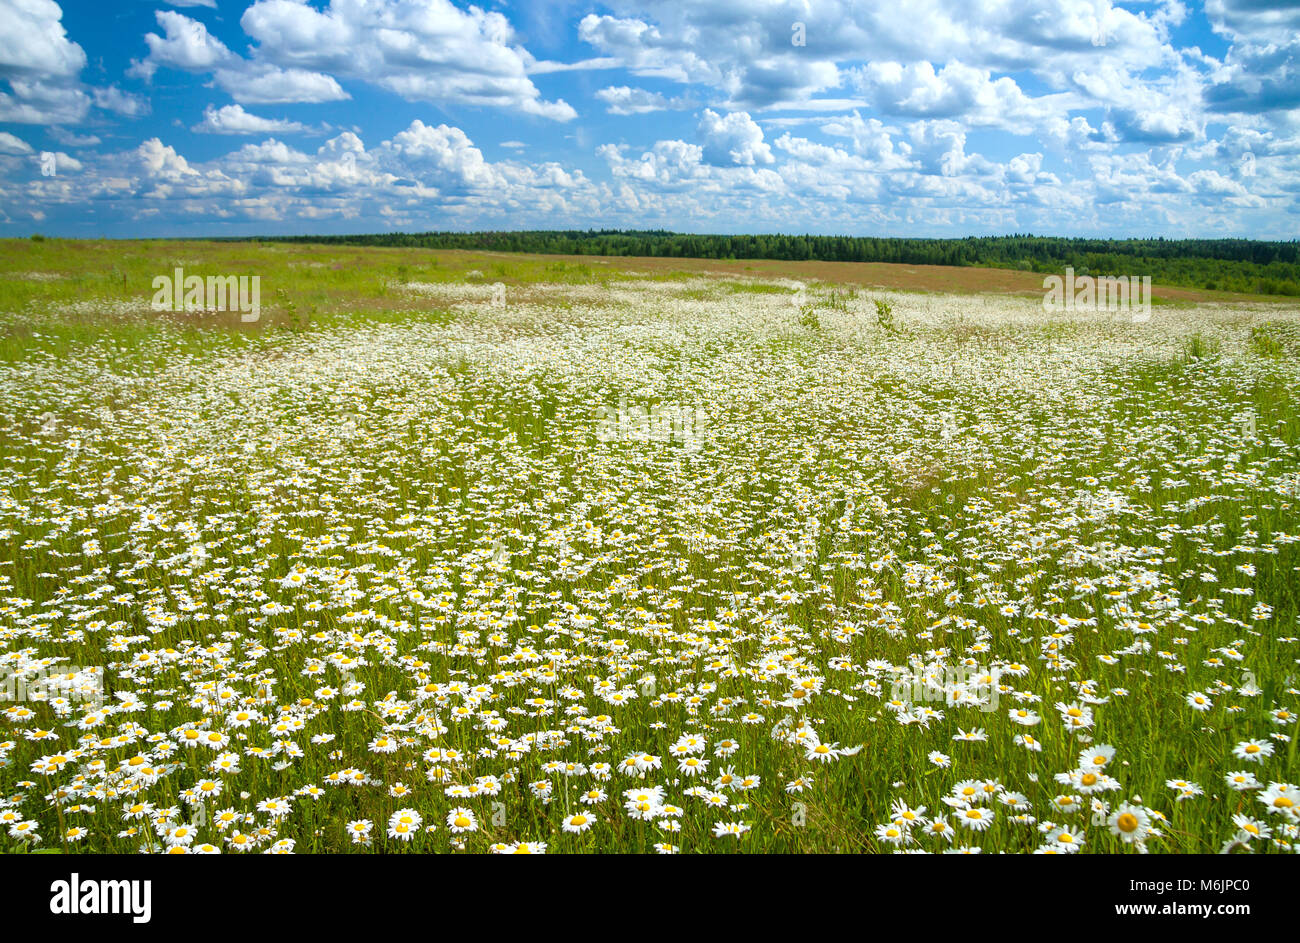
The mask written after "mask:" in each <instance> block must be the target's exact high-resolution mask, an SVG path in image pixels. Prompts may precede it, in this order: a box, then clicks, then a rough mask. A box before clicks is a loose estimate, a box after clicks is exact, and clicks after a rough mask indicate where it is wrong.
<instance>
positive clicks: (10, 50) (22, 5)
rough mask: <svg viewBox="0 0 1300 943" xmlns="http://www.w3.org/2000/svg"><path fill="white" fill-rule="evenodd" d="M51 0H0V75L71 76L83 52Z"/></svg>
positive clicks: (83, 61)
mask: <svg viewBox="0 0 1300 943" xmlns="http://www.w3.org/2000/svg"><path fill="white" fill-rule="evenodd" d="M62 19H63V10H62V9H60V8H59V5H58V4H57V3H55V2H53V0H0V78H7V79H12V78H24V77H26V78H29V79H31V78H50V77H62V78H75V77H76V76H77V75H78V74H79V73H80V72H81V70H82V68H83V67H84V66H85V64H86V53H85V52H84V51H83V50H82V48H81V47H80V46H78V45H77V44H76V43H74V42H71V41H70V40H69V39H68V34H67V30H65V29H64V28H63V23H62Z"/></svg>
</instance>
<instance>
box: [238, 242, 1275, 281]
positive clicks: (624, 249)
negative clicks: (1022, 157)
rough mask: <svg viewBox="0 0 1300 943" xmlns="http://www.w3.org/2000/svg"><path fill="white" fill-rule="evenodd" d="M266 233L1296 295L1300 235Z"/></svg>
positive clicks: (447, 246) (423, 245)
mask: <svg viewBox="0 0 1300 943" xmlns="http://www.w3.org/2000/svg"><path fill="white" fill-rule="evenodd" d="M262 238H263V239H264V240H265V241H269V242H270V241H278V242H310V243H323V244H326V245H331V244H333V245H358V246H388V247H398V248H421V249H487V250H491V251H494V252H533V253H549V254H560V255H607V256H654V257H667V258H694V259H786V260H800V261H801V260H817V261H823V262H899V263H904V264H908V265H973V266H985V267H990V268H1009V269H1019V270H1022V271H1031V272H1043V273H1050V272H1060V271H1061V270H1063V269H1064V268H1065V267H1067V266H1070V267H1073V268H1074V270H1075V272H1076V274H1079V275H1088V274H1092V275H1150V276H1151V277H1152V279H1153V280H1154V281H1156V282H1158V283H1162V284H1166V285H1181V286H1186V287H1191V288H1208V289H1221V290H1224V291H1241V292H1256V293H1259V294H1279V295H1300V241H1295V240H1293V241H1290V242H1260V241H1256V240H1253V239H1075V238H1055V237H1045V236H1030V235H1012V236H969V237H967V238H964V239H892V238H878V237H874V236H811V235H802V236H800V235H780V234H775V235H766V234H763V235H741V236H726V235H696V234H691V233H676V232H669V231H667V230H644V231H635V230H617V229H599V230H586V231H583V230H530V231H518V232H426V233H377V234H372V235H351V236H268V237H262Z"/></svg>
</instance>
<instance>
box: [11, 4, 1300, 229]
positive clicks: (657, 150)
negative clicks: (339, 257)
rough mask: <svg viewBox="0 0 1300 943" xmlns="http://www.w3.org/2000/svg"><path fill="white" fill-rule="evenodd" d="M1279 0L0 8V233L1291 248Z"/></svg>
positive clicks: (1299, 36) (1289, 123)
mask: <svg viewBox="0 0 1300 943" xmlns="http://www.w3.org/2000/svg"><path fill="white" fill-rule="evenodd" d="M1298 193H1300V4H1297V3H1295V2H1291V3H1269V2H1267V0H1206V2H1205V3H1203V4H1202V3H1190V2H1189V3H1183V2H1179V0H1153V2H1141V3H1112V2H1110V0H906V2H902V3H898V2H892V0H891V2H880V3H877V2H845V0H728V2H720V0H679V2H665V3H658V2H645V0H642V2H610V3H590V2H571V0H550V2H546V0H543V2H533V3H519V4H511V3H485V4H482V5H480V6H471V5H468V4H453V3H451V2H449V0H325V2H321V0H317V2H305V0H256V2H252V3H249V2H246V0H184V2H179V0H178V2H172V3H160V2H145V0H117V2H115V3H105V2H102V0H101V2H92V0H67V2H64V3H62V4H59V3H56V2H54V0H0V234H3V235H26V234H28V233H31V232H35V231H40V232H43V233H46V234H50V235H65V236H99V235H104V236H195V235H241V234H244V235H248V234H256V233H268V234H269V233H340V232H382V231H389V230H406V231H418V230H428V229H459V230H465V229H536V228H546V229H552V228H555V229H560V228H588V227H598V228H656V229H658V228H665V229H675V230H682V231H691V232H774V231H782V232H820V233H845V234H853V235H898V236H964V235H970V234H984V233H1007V232H1034V233H1040V234H1047V235H1103V236H1129V235H1136V236H1153V235H1163V236H1169V237H1188V236H1190V237H1218V236H1225V235H1229V236H1244V237H1252V238H1276V239H1291V238H1295V237H1296V236H1297V233H1300V226H1297V222H1298V221H1300V220H1298V217H1297V194H1298Z"/></svg>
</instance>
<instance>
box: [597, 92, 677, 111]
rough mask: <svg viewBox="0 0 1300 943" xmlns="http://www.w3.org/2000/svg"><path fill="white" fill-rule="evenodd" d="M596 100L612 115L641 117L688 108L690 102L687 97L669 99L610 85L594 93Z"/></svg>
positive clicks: (661, 95) (656, 94)
mask: <svg viewBox="0 0 1300 943" xmlns="http://www.w3.org/2000/svg"><path fill="white" fill-rule="evenodd" d="M596 98H598V99H600V100H601V101H603V102H604V103H605V110H606V111H608V112H609V113H610V114H612V115H643V114H647V113H649V112H652V111H668V110H670V109H678V108H689V107H691V104H692V102H691V100H690V99H689V98H687V97H684V96H683V97H680V98H669V97H668V96H667V95H664V94H662V93H660V92H651V91H649V90H647V89H644V88H629V87H628V86H626V85H612V86H610V87H608V88H602V89H600V90H599V91H598V92H596Z"/></svg>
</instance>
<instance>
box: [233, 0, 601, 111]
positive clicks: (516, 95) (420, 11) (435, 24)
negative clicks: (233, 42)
mask: <svg viewBox="0 0 1300 943" xmlns="http://www.w3.org/2000/svg"><path fill="white" fill-rule="evenodd" d="M240 24H241V25H242V26H243V28H244V30H245V32H247V33H248V35H249V36H250V37H251V38H252V39H254V40H255V41H256V42H257V44H258V45H257V47H256V49H255V51H254V58H255V59H257V60H258V61H261V62H269V63H272V64H274V65H277V66H280V67H284V68H290V67H292V68H301V69H308V70H319V71H323V72H329V73H334V74H337V75H342V76H347V77H351V78H356V79H360V80H363V81H366V82H370V83H372V84H375V85H379V86H381V87H383V88H387V89H389V90H390V91H393V92H396V93H397V94H399V95H401V96H403V97H404V98H407V99H410V100H413V101H433V102H438V103H439V104H446V103H456V104H464V105H478V106H487V107H495V108H506V109H511V110H515V111H520V112H524V113H526V114H532V115H537V116H540V117H544V118H551V119H555V120H559V121H567V120H569V119H571V118H574V117H575V116H576V114H577V113H576V112H575V111H574V110H573V108H572V107H570V106H569V105H568V104H567V103H566V102H564V101H563V100H562V99H561V100H556V101H546V100H544V99H543V98H542V95H541V92H540V91H539V90H538V88H537V87H536V86H535V85H534V84H533V82H532V81H531V80H530V79H529V78H528V75H527V69H526V59H525V53H523V52H522V51H521V50H520V49H519V48H518V47H517V45H516V44H515V35H514V31H513V30H512V29H511V27H510V23H509V21H508V20H507V19H506V18H505V16H503V15H502V14H500V13H493V12H485V11H483V10H481V9H479V8H478V7H470V8H469V10H461V9H459V8H458V7H456V6H455V5H453V4H452V3H450V2H449V0H375V2H372V3H367V4H359V3H351V2H342V0H331V2H330V4H329V6H328V7H327V8H325V9H324V10H316V9H314V8H313V7H310V6H307V5H305V4H303V3H296V2H292V0H258V2H256V3H254V4H253V5H252V6H250V7H249V8H248V9H247V10H246V11H245V12H244V15H243V17H242V18H241V19H240ZM529 58H531V57H529Z"/></svg>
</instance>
